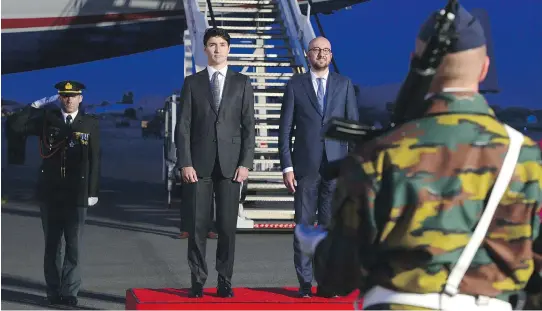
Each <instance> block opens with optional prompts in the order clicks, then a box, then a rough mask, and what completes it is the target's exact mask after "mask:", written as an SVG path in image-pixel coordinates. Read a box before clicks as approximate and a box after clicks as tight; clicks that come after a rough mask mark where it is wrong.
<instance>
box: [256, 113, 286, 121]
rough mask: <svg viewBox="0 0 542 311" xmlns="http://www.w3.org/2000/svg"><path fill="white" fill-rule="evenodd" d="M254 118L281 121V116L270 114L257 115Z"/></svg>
mask: <svg viewBox="0 0 542 311" xmlns="http://www.w3.org/2000/svg"><path fill="white" fill-rule="evenodd" d="M254 117H255V118H256V119H260V120H268V119H280V114H270V113H266V114H255V115H254Z"/></svg>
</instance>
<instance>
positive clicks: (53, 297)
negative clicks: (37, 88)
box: [8, 81, 100, 306]
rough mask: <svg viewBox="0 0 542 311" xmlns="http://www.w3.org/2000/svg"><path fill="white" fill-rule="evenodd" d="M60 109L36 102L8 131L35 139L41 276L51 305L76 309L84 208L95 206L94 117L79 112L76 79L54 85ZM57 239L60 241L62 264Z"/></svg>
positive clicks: (96, 159) (79, 89)
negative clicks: (42, 244) (38, 163)
mask: <svg viewBox="0 0 542 311" xmlns="http://www.w3.org/2000/svg"><path fill="white" fill-rule="evenodd" d="M55 88H56V89H57V90H58V100H59V101H60V106H61V109H43V106H44V105H45V104H47V103H48V101H44V100H39V101H36V102H34V103H32V104H31V105H30V106H28V107H25V108H24V109H23V110H22V111H21V112H19V113H18V114H15V115H13V116H12V118H11V120H9V122H8V127H9V128H10V130H11V131H12V132H14V133H17V134H18V135H24V136H27V135H37V136H38V137H39V141H40V145H39V152H40V156H41V158H42V159H43V161H42V164H41V168H40V171H39V176H38V189H37V197H38V200H39V201H40V209H41V220H42V225H43V231H44V235H45V256H44V273H45V282H46V284H47V299H48V301H49V303H50V304H55V305H56V304H63V305H68V306H76V305H77V294H78V292H79V288H80V286H81V274H80V267H79V263H80V258H79V245H80V241H81V237H82V235H83V226H84V223H85V218H86V214H87V207H89V206H93V205H95V204H96V203H97V202H98V188H99V178H100V132H99V124H98V120H97V118H95V117H94V116H91V115H86V114H84V113H83V112H81V111H79V105H80V104H81V101H82V100H83V95H82V91H83V89H85V86H84V85H83V84H81V83H79V82H76V81H63V82H59V83H57V84H56V85H55ZM62 236H64V240H65V242H66V243H65V256H64V262H63V263H62V262H61V246H62Z"/></svg>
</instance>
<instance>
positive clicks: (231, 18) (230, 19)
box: [208, 16, 279, 23]
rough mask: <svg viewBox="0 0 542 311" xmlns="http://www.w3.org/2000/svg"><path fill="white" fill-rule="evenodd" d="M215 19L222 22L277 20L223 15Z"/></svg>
mask: <svg viewBox="0 0 542 311" xmlns="http://www.w3.org/2000/svg"><path fill="white" fill-rule="evenodd" d="M208 20H211V17H208ZM215 20H216V21H224V22H270V23H274V22H277V21H278V20H279V19H278V18H276V17H223V16H216V17H215Z"/></svg>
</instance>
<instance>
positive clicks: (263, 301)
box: [126, 287, 358, 310]
mask: <svg viewBox="0 0 542 311" xmlns="http://www.w3.org/2000/svg"><path fill="white" fill-rule="evenodd" d="M313 291H315V289H313ZM204 293H205V295H204V296H203V298H188V289H174V288H159V289H151V288H133V289H128V290H127V291H126V310H354V301H355V300H356V298H357V296H358V292H357V291H355V292H353V293H352V294H350V295H349V296H348V297H338V298H320V297H312V298H297V297H296V294H297V288H277V287H275V288H245V287H241V288H234V294H235V297H233V298H219V297H217V296H216V289H214V288H207V289H205V291H204Z"/></svg>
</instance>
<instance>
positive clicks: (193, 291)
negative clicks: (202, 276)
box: [188, 285, 203, 298]
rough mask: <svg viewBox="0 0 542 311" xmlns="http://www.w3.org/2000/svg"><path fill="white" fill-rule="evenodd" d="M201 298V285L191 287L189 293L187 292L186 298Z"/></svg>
mask: <svg viewBox="0 0 542 311" xmlns="http://www.w3.org/2000/svg"><path fill="white" fill-rule="evenodd" d="M201 297H203V286H201V285H192V288H190V291H189V292H188V298H201Z"/></svg>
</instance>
